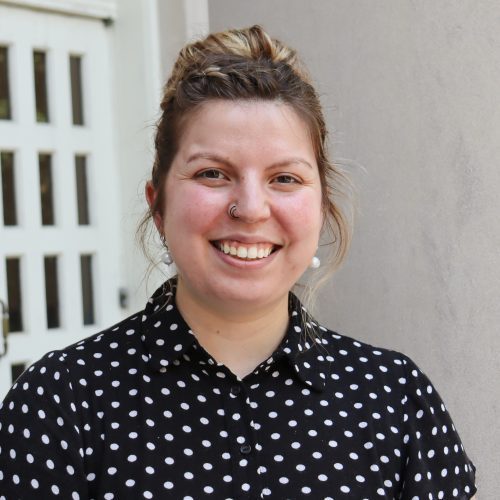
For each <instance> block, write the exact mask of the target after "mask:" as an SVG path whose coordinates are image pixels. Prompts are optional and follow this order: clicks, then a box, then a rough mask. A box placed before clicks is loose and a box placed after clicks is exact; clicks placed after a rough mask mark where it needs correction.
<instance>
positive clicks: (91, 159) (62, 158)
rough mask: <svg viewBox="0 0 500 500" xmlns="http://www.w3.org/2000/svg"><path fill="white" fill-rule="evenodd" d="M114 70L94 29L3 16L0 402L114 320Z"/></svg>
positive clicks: (55, 18)
mask: <svg viewBox="0 0 500 500" xmlns="http://www.w3.org/2000/svg"><path fill="white" fill-rule="evenodd" d="M111 64H112V58H111V39H110V33H109V28H107V27H106V26H105V24H104V23H103V22H102V21H100V20H98V19H91V18H84V17H78V16H64V15H59V14H54V13H47V12H41V11H34V10H29V9H23V8H16V7H13V6H7V5H0V167H1V176H0V184H1V191H0V196H1V201H0V299H1V300H2V301H3V302H4V303H6V304H7V306H8V308H9V313H10V333H9V335H8V337H7V347H8V349H7V352H4V348H3V346H2V345H0V353H1V354H2V357H0V398H2V397H3V396H4V395H5V393H6V392H7V390H8V388H9V387H10V385H11V384H12V382H13V380H14V379H15V378H16V377H17V376H18V375H19V374H20V372H22V370H23V369H24V368H25V367H26V365H27V364H29V363H31V362H33V361H35V360H36V359H38V358H39V357H40V356H41V355H42V354H44V353H45V352H47V351H49V350H52V349H56V348H60V347H63V346H66V345H69V344H71V343H74V342H76V341H78V340H79V339H81V338H83V337H85V336H88V335H90V334H92V333H94V332H96V331H98V330H99V329H100V328H101V327H103V326H107V325H110V324H111V323H112V322H114V321H117V320H118V319H119V318H120V316H121V315H122V313H121V310H120V306H119V296H118V294H119V265H118V264H119V262H118V261H119V258H120V254H119V248H118V243H117V242H118V241H119V228H118V225H119V222H120V216H119V213H118V212H119V211H118V194H119V193H117V191H118V189H117V186H118V185H119V183H118V182H117V175H118V172H117V168H116V165H115V161H114V155H113V120H112V95H111V77H112V71H111Z"/></svg>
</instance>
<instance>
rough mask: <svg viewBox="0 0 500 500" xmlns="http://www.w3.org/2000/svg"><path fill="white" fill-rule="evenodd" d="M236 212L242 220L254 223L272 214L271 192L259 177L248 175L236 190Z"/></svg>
mask: <svg viewBox="0 0 500 500" xmlns="http://www.w3.org/2000/svg"><path fill="white" fill-rule="evenodd" d="M235 203H236V214H237V216H238V219H239V220H240V221H244V222H246V223H249V224H252V223H255V222H261V221H264V220H266V219H268V218H269V216H270V215H271V206H270V198H269V193H268V192H267V190H266V187H265V186H264V185H262V184H261V182H259V180H258V179H252V178H251V177H246V178H244V179H242V180H241V181H240V183H239V186H238V189H237V190H236V192H235Z"/></svg>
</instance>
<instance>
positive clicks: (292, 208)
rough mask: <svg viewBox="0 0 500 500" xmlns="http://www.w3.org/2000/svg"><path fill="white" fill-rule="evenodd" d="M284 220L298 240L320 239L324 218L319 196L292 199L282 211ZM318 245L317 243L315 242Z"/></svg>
mask: <svg viewBox="0 0 500 500" xmlns="http://www.w3.org/2000/svg"><path fill="white" fill-rule="evenodd" d="M280 212H281V216H282V218H283V220H286V221H287V227H288V228H289V230H290V231H291V232H293V234H294V236H295V237H296V238H300V239H315V240H318V239H319V234H320V231H321V226H322V221H323V216H322V210H321V202H320V201H319V199H318V197H317V196H314V195H312V194H311V195H309V196H297V197H291V198H290V199H289V200H288V203H287V204H286V205H283V206H282V208H281V209H280ZM315 244H317V241H316V242H315Z"/></svg>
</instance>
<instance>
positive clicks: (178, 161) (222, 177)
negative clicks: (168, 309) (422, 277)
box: [149, 100, 322, 310]
mask: <svg viewBox="0 0 500 500" xmlns="http://www.w3.org/2000/svg"><path fill="white" fill-rule="evenodd" d="M164 190H165V193H164V195H165V197H164V199H165V206H164V207H163V219H160V218H157V219H156V222H157V225H158V226H159V229H160V230H161V231H163V233H164V234H165V237H166V240H167V243H168V246H169V248H170V250H171V253H172V256H173V259H174V262H175V264H176V266H177V269H178V273H179V285H178V286H179V291H180V290H181V288H182V292H183V293H184V294H186V293H187V294H189V296H190V298H191V299H194V300H196V302H197V303H201V304H204V305H207V306H208V307H217V308H220V307H221V306H222V307H226V308H227V307H232V308H235V307H236V308H237V307H238V306H244V307H245V308H247V307H248V306H254V307H265V306H272V305H273V304H276V303H278V302H279V301H284V300H286V299H287V295H288V291H289V290H290V289H291V288H292V286H293V285H294V284H295V283H296V281H297V280H298V279H299V277H300V276H301V275H302V274H303V272H304V271H305V269H306V268H307V267H308V265H309V264H310V262H311V259H312V257H313V256H314V254H315V252H316V249H317V246H318V240H319V234H320V230H321V226H322V211H321V183H320V178H319V174H318V167H317V164H316V160H315V155H314V151H313V146H312V143H311V139H310V137H309V132H308V129H307V126H306V125H305V123H304V122H303V121H302V120H301V119H300V118H299V116H298V115H297V114H296V113H295V111H294V110H293V109H292V108H291V107H289V106H287V105H284V104H281V103H276V102H266V101H252V102H248V101H237V102H231V101H223V100H221V101H212V102H209V103H207V104H205V105H203V106H202V108H201V109H200V110H199V111H197V112H196V113H195V114H194V115H193V116H191V117H189V119H188V122H187V123H186V124H185V127H184V131H183V134H182V137H181V140H180V144H179V150H178V153H177V155H176V156H175V158H174V160H173V162H172V165H171V169H170V171H169V173H168V176H167V179H166V183H165V186H164ZM149 197H150V198H151V195H150V196H149ZM150 201H151V199H150ZM232 204H236V207H237V215H238V218H237V219H235V218H232V217H230V215H229V214H228V209H229V207H230V206H231V205H232ZM234 253H236V255H233V254H234ZM247 310H248V309H247Z"/></svg>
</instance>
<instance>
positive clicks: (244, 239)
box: [210, 234, 283, 247]
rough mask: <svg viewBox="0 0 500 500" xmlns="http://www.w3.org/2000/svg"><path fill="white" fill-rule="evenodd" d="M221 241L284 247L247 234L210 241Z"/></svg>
mask: <svg viewBox="0 0 500 500" xmlns="http://www.w3.org/2000/svg"><path fill="white" fill-rule="evenodd" d="M221 240H232V241H238V242H240V243H244V244H246V245H252V244H254V245H257V244H258V243H261V244H265V245H273V246H275V247H282V246H283V245H280V244H279V243H276V242H275V241H272V240H270V239H268V238H266V237H265V236H262V235H258V234H257V235H245V234H226V235H224V236H221V237H220V238H213V239H211V240H210V241H212V242H213V241H221Z"/></svg>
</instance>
